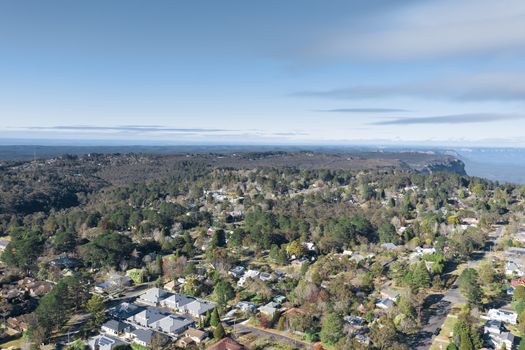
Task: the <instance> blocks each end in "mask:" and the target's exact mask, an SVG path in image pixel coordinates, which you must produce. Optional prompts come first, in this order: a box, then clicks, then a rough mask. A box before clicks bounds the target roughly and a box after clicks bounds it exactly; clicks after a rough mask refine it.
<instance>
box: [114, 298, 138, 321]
mask: <svg viewBox="0 0 525 350" xmlns="http://www.w3.org/2000/svg"><path fill="white" fill-rule="evenodd" d="M142 310H144V308H143V307H140V306H137V305H135V304H130V303H125V302H124V303H121V304H119V305H117V306H115V307H113V308H111V309H109V314H110V315H111V316H113V317H116V318H122V319H124V318H128V317H131V316H133V315H136V314H138V313H139V312H141V311H142Z"/></svg>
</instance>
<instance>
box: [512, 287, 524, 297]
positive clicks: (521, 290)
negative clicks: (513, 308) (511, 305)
mask: <svg viewBox="0 0 525 350" xmlns="http://www.w3.org/2000/svg"><path fill="white" fill-rule="evenodd" d="M512 298H513V299H514V301H525V287H524V286H521V285H520V286H517V287H516V288H515V289H514V295H513V296H512Z"/></svg>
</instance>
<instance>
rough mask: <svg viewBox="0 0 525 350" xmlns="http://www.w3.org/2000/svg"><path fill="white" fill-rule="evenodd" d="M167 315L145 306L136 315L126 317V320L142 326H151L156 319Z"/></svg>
mask: <svg viewBox="0 0 525 350" xmlns="http://www.w3.org/2000/svg"><path fill="white" fill-rule="evenodd" d="M166 316H167V315H166V314H164V313H162V312H160V311H159V310H158V309H155V308H147V309H145V310H143V311H141V312H139V313H138V314H136V315H133V316H131V317H129V318H128V319H127V321H128V322H131V323H134V324H137V325H139V326H142V327H152V325H154V324H155V323H156V322H157V321H160V320H161V319H163V318H164V317H166Z"/></svg>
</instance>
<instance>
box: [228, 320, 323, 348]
mask: <svg viewBox="0 0 525 350" xmlns="http://www.w3.org/2000/svg"><path fill="white" fill-rule="evenodd" d="M234 332H235V334H236V335H238V336H239V335H243V334H248V333H251V334H255V335H256V336H259V337H264V338H267V339H270V340H272V341H276V342H279V343H280V344H290V345H292V346H294V347H298V348H301V349H308V350H313V348H314V347H313V345H312V344H310V343H306V342H303V341H299V340H297V339H294V338H290V337H287V336H285V335H281V334H276V333H273V332H270V331H266V330H263V329H260V328H255V327H251V326H249V325H246V324H242V323H239V324H236V325H235V326H234Z"/></svg>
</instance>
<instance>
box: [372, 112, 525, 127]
mask: <svg viewBox="0 0 525 350" xmlns="http://www.w3.org/2000/svg"><path fill="white" fill-rule="evenodd" d="M524 118H525V115H502V114H489V113H466V114H451V115H442V116H434V117H421V118H397V119H392V120H385V121H378V122H374V123H371V124H372V125H417V124H472V123H492V122H498V121H505V120H516V119H524Z"/></svg>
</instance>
